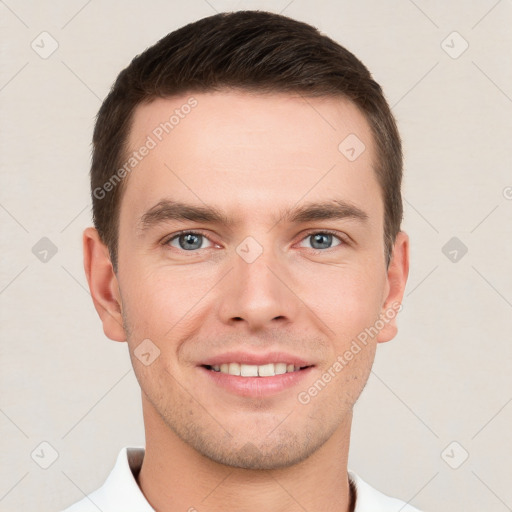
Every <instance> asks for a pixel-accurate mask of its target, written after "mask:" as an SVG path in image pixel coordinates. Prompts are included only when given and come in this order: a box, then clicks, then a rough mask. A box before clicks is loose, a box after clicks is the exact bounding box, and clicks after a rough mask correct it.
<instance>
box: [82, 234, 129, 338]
mask: <svg viewBox="0 0 512 512" xmlns="http://www.w3.org/2000/svg"><path fill="white" fill-rule="evenodd" d="M83 251H84V270H85V275H86V277H87V282H88V284H89V290H90V292H91V297H92V301H93V303H94V307H95V308H96V311H97V312H98V315H99V317H100V319H101V322H102V323H103V332H104V333H105V335H106V336H107V337H108V338H110V339H111V340H114V341H126V333H125V330H124V327H123V318H122V303H121V296H120V293H119V285H118V282H117V277H116V275H115V273H114V269H113V267H112V262H111V261H110V255H109V252H108V249H107V247H106V246H105V244H104V243H103V242H102V241H101V239H100V236H99V234H98V231H97V230H96V229H94V228H92V227H90V228H87V229H85V231H84V233H83Z"/></svg>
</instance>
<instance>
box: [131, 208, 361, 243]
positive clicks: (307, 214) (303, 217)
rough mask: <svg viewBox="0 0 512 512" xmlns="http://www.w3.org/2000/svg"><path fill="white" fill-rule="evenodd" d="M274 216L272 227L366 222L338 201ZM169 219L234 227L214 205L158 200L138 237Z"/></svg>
mask: <svg viewBox="0 0 512 512" xmlns="http://www.w3.org/2000/svg"><path fill="white" fill-rule="evenodd" d="M278 217H279V218H278V219H277V220H276V219H274V222H275V224H277V223H278V222H282V221H284V222H288V223H290V224H300V223H306V222H311V221H315V220H336V219H354V220H358V221H361V222H365V221H366V220H368V214H367V213H366V212H364V211H363V210H361V209H360V208H358V207H357V206H355V205H353V204H351V203H349V202H347V201H344V200H341V199H331V200H328V201H321V202H310V203H306V204H303V205H302V206H299V207H296V208H293V207H292V208H285V209H284V210H281V213H280V214H279V216H278ZM171 220H176V221H191V222H197V223H201V222H204V223H208V224H218V225H223V226H226V227H228V228H232V227H233V226H234V225H235V224H236V221H235V219H231V218H229V217H227V216H226V215H225V214H224V213H222V212H221V211H220V210H219V209H218V208H215V207H214V206H200V205H192V204H186V203H183V202H180V201H173V200H171V199H162V200H160V201H159V202H158V203H157V204H155V205H154V206H152V207H151V208H150V209H149V210H147V211H146V212H145V213H144V214H143V215H142V217H141V218H140V220H139V223H138V232H139V235H140V236H142V235H143V234H144V233H145V232H146V231H148V230H149V229H151V228H152V227H154V226H157V225H159V224H161V223H164V222H167V221H171ZM275 224H274V225H275Z"/></svg>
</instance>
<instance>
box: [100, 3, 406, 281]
mask: <svg viewBox="0 0 512 512" xmlns="http://www.w3.org/2000/svg"><path fill="white" fill-rule="evenodd" d="M229 88H236V89H242V90H247V91H253V92H261V93H299V94H301V95H303V96H305V97H322V96H325V97H344V98H347V99H349V100H350V101H352V102H353V103H354V104H355V105H356V106H357V107H358V108H359V109H360V111H361V112H362V113H363V114H364V116H365V118H366V120H367V121H368V123H369V125H370V128H371V130H372V133H373V136H374V138H375V144H376V148H377V155H376V162H375V171H376V174H377V179H378V181H379V184H380V186H381V189H382V195H383V202H384V243H385V248H386V258H387V263H388V264H389V261H390V257H391V252H392V248H393V244H394V241H395V238H396V235H397V233H398V232H399V231H400V224H401V221H402V215H403V211H402V197H401V191H400V189H401V182H402V148H401V141H400V136H399V133H398V130H397V127H396V123H395V120H394V117H393V115H392V113H391V110H390V108H389V105H388V104H387V102H386V100H385V98H384V95H383V92H382V89H381V87H380V86H379V84H377V83H376V82H375V81H374V80H373V79H372V76H371V74H370V72H369V71H368V69H367V68H366V67H365V66H364V65H363V63H362V62H361V61H359V60H358V59H357V58H356V57H355V56H354V55H353V54H352V53H351V52H349V51H348V50H347V49H345V48H344V47H342V46H340V45H339V44H338V43H336V42H335V41H333V40H332V39H330V38H329V37H327V36H325V35H323V34H321V33H320V32H319V31H318V30H317V29H316V28H315V27H313V26H311V25H308V24H306V23H303V22H300V21H296V20H293V19H290V18H288V17H286V16H282V15H279V14H274V13H270V12H265V11H237V12H231V13H220V14H216V15H213V16H209V17H207V18H203V19H200V20H198V21H196V22H194V23H189V24H188V25H185V26H184V27H181V28H180V29H178V30H175V31H174V32H171V33H169V34H168V35H167V36H165V37H163V38H162V39H160V40H159V41H158V42H157V43H156V44H154V45H153V46H151V47H150V48H148V49H146V50H145V51H144V52H143V53H141V54H140V55H137V56H136V57H135V58H134V59H133V60H132V62H131V63H130V65H129V66H128V67H127V68H125V69H124V70H123V71H121V73H120V74H119V76H118V77H117V79H116V81H115V83H114V85H113V86H112V89H111V90H110V92H109V94H108V96H107V97H106V98H105V100H104V102H103V104H102V106H101V108H100V110H99V112H98V116H97V120H96V125H95V129H94V135H93V153H92V166H91V194H92V205H93V220H94V225H95V227H96V229H97V230H98V233H99V235H100V237H101V239H102V241H103V243H104V244H105V245H106V246H107V247H108V250H109V253H110V258H111V261H112V264H113V268H114V271H115V272H117V262H118V252H117V251H118V228H119V211H120V204H121V198H122V192H123V189H124V186H126V183H125V182H126V179H123V180H122V181H121V182H120V183H119V185H118V186H114V187H109V193H108V194H105V190H106V188H105V190H104V189H103V188H102V187H103V185H104V184H105V183H107V182H108V181H109V180H111V178H112V176H113V175H114V174H115V172H116V170H118V169H119V168H120V167H121V166H122V165H123V162H124V161H125V160H126V158H125V156H126V154H127V152H128V148H127V140H128V136H129V133H130V127H131V122H132V119H133V113H134V110H135V108H136V107H137V106H138V105H139V104H142V103H146V102H150V101H151V100H153V99H156V98H161V97H170V96H174V95H179V94H184V93H187V92H199V93H200V92H211V91H218V90H223V89H229ZM340 142H341V141H340ZM98 191H101V194H99V193H98Z"/></svg>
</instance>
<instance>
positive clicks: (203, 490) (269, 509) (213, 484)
mask: <svg viewBox="0 0 512 512" xmlns="http://www.w3.org/2000/svg"><path fill="white" fill-rule="evenodd" d="M143 410H144V425H145V431H146V453H145V456H144V461H143V463H142V467H141V470H140V472H139V474H138V476H137V483H138V484H139V487H140V488H141V491H142V492H143V494H144V495H145V497H146V499H147V500H148V502H149V503H150V504H151V506H152V507H153V508H154V509H155V510H157V511H158V512H178V511H180V512H183V511H188V512H202V511H204V510H208V511H209V512H221V511H225V510H226V509H228V508H229V509H230V510H237V511H240V512H261V510H265V511H266V512H292V511H293V512H295V511H297V510H308V511H314V510H322V511H323V512H350V511H351V510H353V506H354V503H353V499H351V489H350V486H349V481H348V474H347V459H348V446H349V439H350V422H351V418H348V419H347V421H346V424H343V425H340V427H339V428H338V429H337V430H336V431H335V432H334V433H333V435H332V436H331V437H330V438H329V440H328V441H327V442H326V443H324V445H323V446H322V447H321V448H320V449H319V450H317V451H316V452H315V453H314V454H313V455H311V456H310V457H309V458H307V459H305V460H303V461H301V462H300V463H297V464H294V465H293V466H290V467H286V468H280V469H273V470H252V469H251V470H249V469H242V468H236V467H231V466H225V465H223V464H219V463H217V462H215V461H213V460H211V459H209V458H207V457H204V456H203V455H201V454H200V453H198V452H197V451H196V450H194V449H193V448H192V447H190V446H189V445H187V444H186V443H184V442H183V441H182V440H181V439H180V438H179V437H178V436H176V434H175V433H174V432H173V431H172V430H170V429H169V427H168V426H167V425H166V424H165V423H164V422H163V420H162V419H161V417H160V416H159V415H158V414H157V412H156V411H155V409H154V408H153V407H152V405H151V404H150V403H149V402H148V401H147V399H145V397H144V395H143ZM352 498H353V497H352Z"/></svg>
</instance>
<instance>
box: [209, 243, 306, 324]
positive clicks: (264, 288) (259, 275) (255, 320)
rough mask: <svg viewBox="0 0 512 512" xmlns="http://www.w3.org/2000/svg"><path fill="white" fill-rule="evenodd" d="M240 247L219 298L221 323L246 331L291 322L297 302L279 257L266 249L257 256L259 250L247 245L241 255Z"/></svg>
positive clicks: (290, 277)
mask: <svg viewBox="0 0 512 512" xmlns="http://www.w3.org/2000/svg"><path fill="white" fill-rule="evenodd" d="M243 248H244V247H243V246H242V247H241V249H240V250H239V251H237V252H236V253H235V254H234V257H233V269H232V270H231V272H229V275H228V276H226V280H225V282H224V287H223V289H222V291H221V293H220V296H219V301H220V302H219V309H218V313H219V316H220V319H221V321H222V322H223V323H224V324H233V325H234V324H236V323H244V324H246V328H247V330H248V331H256V330H259V329H264V328H265V327H269V328H271V327H275V326H277V325H278V324H279V323H280V324H282V325H283V326H284V325H287V324H289V323H291V322H293V321H294V320H295V319H296V317H297V314H298V312H299V308H300V304H301V301H300V299H299V298H298V297H297V296H296V295H295V293H294V292H293V278H292V276H291V273H290V272H289V270H288V269H287V268H286V264H285V261H284V260H283V258H280V257H279V255H276V254H275V253H274V252H273V251H271V250H270V249H268V250H267V249H264V250H263V252H262V253H261V254H259V255H257V252H259V250H258V249H257V247H254V245H252V246H251V244H250V243H249V246H245V248H248V251H246V253H245V254H244V252H243ZM250 251H252V253H253V254H252V255H251V254H250ZM254 251H257V252H256V253H255V252H254ZM248 254H249V257H248V256H247V255H248ZM256 255H257V257H256V259H254V260H253V258H254V257H255V256H256Z"/></svg>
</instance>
